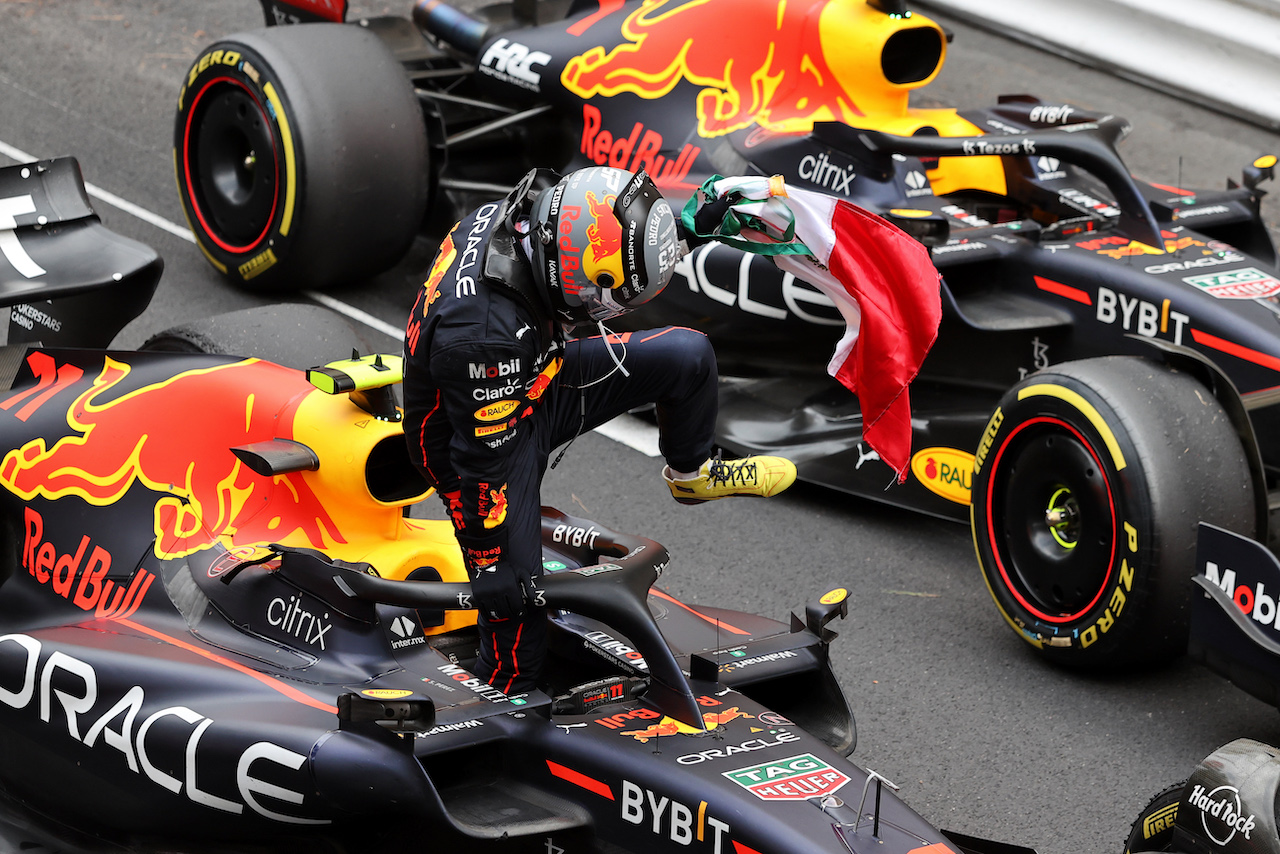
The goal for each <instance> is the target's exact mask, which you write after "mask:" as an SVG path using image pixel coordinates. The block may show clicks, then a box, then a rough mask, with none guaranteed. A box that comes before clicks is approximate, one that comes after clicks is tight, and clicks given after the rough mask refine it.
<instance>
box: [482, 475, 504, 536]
mask: <svg viewBox="0 0 1280 854" xmlns="http://www.w3.org/2000/svg"><path fill="white" fill-rule="evenodd" d="M489 499H490V500H491V501H492V502H493V503H492V504H491V505H490V507H489V512H488V513H486V514H485V517H484V526H485V527H486V528H496V527H498V526H499V525H501V524H502V523H503V522H505V521H507V485H506V484H505V483H504V484H502V487H501V488H500V489H491V490H489Z"/></svg>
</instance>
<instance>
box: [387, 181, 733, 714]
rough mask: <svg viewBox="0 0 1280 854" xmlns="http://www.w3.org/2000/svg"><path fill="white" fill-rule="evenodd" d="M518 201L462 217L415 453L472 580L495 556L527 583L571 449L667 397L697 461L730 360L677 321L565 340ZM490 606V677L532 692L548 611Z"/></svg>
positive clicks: (438, 285)
mask: <svg viewBox="0 0 1280 854" xmlns="http://www.w3.org/2000/svg"><path fill="white" fill-rule="evenodd" d="M515 196H516V193H513V194H512V197H509V198H508V199H507V200H506V201H502V202H492V203H489V204H485V205H482V206H481V207H480V208H478V209H477V210H475V211H474V212H472V213H471V214H470V215H469V216H467V217H466V218H465V219H463V220H462V221H461V222H459V223H458V224H457V225H456V226H454V229H453V231H451V232H450V234H449V236H448V237H446V238H445V240H444V242H443V243H442V244H441V247H440V251H439V254H438V255H437V257H436V260H435V262H434V264H433V265H432V268H431V271H430V274H429V276H428V278H427V281H426V282H425V283H424V285H423V287H422V289H421V290H420V291H419V293H418V298H417V301H416V302H415V304H414V307H413V310H412V312H411V314H410V316H409V322H408V326H407V330H406V336H405V366H404V400H405V422H404V425H405V428H404V429H405V437H406V440H407V441H408V443H409V449H410V455H411V458H412V459H413V460H414V462H415V463H416V464H417V465H418V466H419V467H420V468H421V469H422V471H423V472H424V474H425V475H426V477H427V479H428V481H429V482H430V483H431V484H432V485H433V486H435V488H436V490H437V492H438V493H439V495H440V497H441V499H442V500H443V501H444V502H445V505H446V507H447V508H448V511H449V514H450V516H451V518H452V519H453V522H454V527H455V529H456V532H457V538H458V542H459V544H460V545H461V546H462V551H463V556H464V559H465V561H466V564H467V569H468V571H469V572H470V573H471V575H472V577H473V578H475V577H476V573H477V570H478V569H482V568H484V567H486V566H491V565H492V564H494V563H495V562H510V565H511V566H512V567H515V568H516V572H517V575H519V576H521V577H522V578H528V579H536V578H537V577H538V576H539V575H540V574H541V571H542V545H541V527H540V526H541V522H540V507H541V500H540V497H539V491H540V486H541V483H542V476H543V473H544V472H545V470H546V466H547V459H548V456H549V454H550V452H551V450H552V449H554V448H555V447H557V446H558V445H561V444H563V443H565V442H568V441H570V440H571V439H573V438H574V437H575V436H576V435H577V434H578V433H580V432H582V431H585V430H591V429H594V428H595V427H598V426H599V425H601V424H603V423H604V422H606V421H608V420H610V419H611V418H614V417H616V416H617V415H620V414H622V413H625V412H627V411H629V410H631V409H634V408H636V407H638V406H642V405H644V404H648V403H656V404H657V416H658V427H659V448H660V450H661V452H662V454H663V456H664V457H665V458H666V460H667V462H668V464H669V465H671V467H672V468H673V469H676V470H678V471H693V470H696V469H697V468H698V467H699V466H700V465H701V464H702V463H703V462H704V461H705V460H706V459H707V458H708V456H709V455H710V453H711V450H712V445H713V435H714V427H715V418H716V383H717V378H716V363H715V355H714V353H713V352H712V349H711V346H710V344H709V343H708V341H707V339H706V337H705V336H703V335H702V334H701V333H699V332H695V331H693V330H690V329H684V328H681V327H666V328H663V329H655V330H646V331H643V332H629V333H623V334H621V335H610V341H609V343H606V341H605V340H604V339H603V338H601V337H600V336H595V337H591V338H575V339H570V340H567V341H566V340H565V338H564V337H563V335H562V334H561V331H560V329H561V327H560V324H559V323H557V322H556V318H555V315H554V313H553V310H552V305H551V301H550V295H549V293H548V292H547V290H546V289H545V288H543V287H539V286H538V285H537V284H536V283H535V280H534V277H533V272H532V267H531V265H530V263H529V261H528V259H527V256H526V253H525V250H524V249H523V247H521V246H520V237H519V235H518V234H517V233H516V231H515V223H516V222H517V221H518V220H519V219H522V218H525V217H527V207H528V203H527V202H525V203H524V204H523V205H518V204H517V203H516V202H515V201H514V197H515ZM609 346H612V347H613V352H614V355H616V356H618V357H619V358H621V359H622V364H623V367H625V368H626V371H627V374H628V375H624V374H623V372H622V371H620V370H616V366H615V363H614V357H613V356H611V355H610V352H609V350H608V347H609ZM624 353H625V355H624ZM601 378H604V379H603V380H601ZM594 380H600V381H599V382H593V381H594ZM654 476H655V478H656V477H657V476H658V475H657V473H656V472H655V475H654ZM479 612H480V613H479V617H478V624H479V630H480V660H479V662H478V663H477V665H476V667H475V670H476V673H477V675H479V676H481V677H482V678H484V679H486V680H488V682H489V684H491V685H493V686H494V687H496V688H498V689H500V690H502V691H504V692H507V693H516V692H520V691H526V690H528V689H529V688H531V687H532V686H533V680H534V678H535V677H536V676H537V674H538V672H539V670H540V667H541V664H542V659H543V654H544V649H545V646H546V631H547V628H546V617H545V613H544V612H543V611H542V610H541V609H540V608H535V607H532V606H529V607H526V609H525V611H524V614H523V616H520V617H515V618H510V619H495V618H494V617H493V616H492V615H491V614H490V613H489V612H488V611H487V610H486V608H485V607H484V603H480V608H479Z"/></svg>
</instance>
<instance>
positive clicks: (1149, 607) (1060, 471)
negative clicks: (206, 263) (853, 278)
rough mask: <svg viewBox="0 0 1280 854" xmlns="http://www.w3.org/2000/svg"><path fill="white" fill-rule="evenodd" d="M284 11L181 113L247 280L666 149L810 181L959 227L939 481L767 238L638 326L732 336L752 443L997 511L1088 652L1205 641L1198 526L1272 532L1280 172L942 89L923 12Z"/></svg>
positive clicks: (926, 495)
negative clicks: (1129, 157) (838, 378)
mask: <svg viewBox="0 0 1280 854" xmlns="http://www.w3.org/2000/svg"><path fill="white" fill-rule="evenodd" d="M263 6H264V9H265V11H266V16H267V22H268V24H271V25H272V26H269V27H267V28H265V29H262V30H258V31H255V32H250V33H243V34H240V35H236V36H232V37H229V38H226V39H223V40H221V41H219V42H217V43H215V44H213V45H210V46H209V47H208V48H207V49H206V50H205V51H203V52H202V54H201V56H200V57H199V59H198V60H197V61H196V62H195V63H194V64H193V65H192V66H191V68H190V69H189V71H188V73H187V75H186V76H185V77H184V79H183V81H182V86H181V91H180V94H179V104H178V115H177V123H176V127H175V139H174V142H175V158H176V162H177V165H178V170H177V171H178V178H179V189H180V191H181V195H182V200H183V204H184V205H185V206H186V209H187V211H188V216H189V219H190V221H191V223H192V226H193V228H194V229H195V232H196V234H197V237H198V239H199V241H200V244H201V247H202V248H203V250H204V251H205V253H206V255H207V256H208V257H209V258H210V260H211V261H212V262H213V263H214V264H215V265H216V266H218V268H219V269H220V270H222V271H223V272H224V273H225V274H226V275H227V276H228V277H229V278H231V279H232V280H234V281H236V282H238V283H241V284H244V285H245V286H249V287H257V286H261V287H264V288H267V287H283V286H293V285H299V284H307V285H308V286H314V285H322V284H324V283H326V282H333V281H340V280H351V279H361V278H366V277H368V276H369V275H371V274H372V273H373V272H375V271H376V270H378V269H382V268H383V267H385V266H387V265H389V264H391V263H394V261H395V260H396V259H397V258H399V257H400V255H401V254H402V253H403V252H404V247H405V246H406V245H407V244H408V241H409V240H410V239H411V238H412V236H413V235H414V234H415V233H416V231H417V229H418V227H419V224H420V221H421V220H422V219H423V217H424V216H426V215H427V214H428V213H429V212H433V213H434V214H436V215H439V216H444V217H445V218H446V219H447V218H448V216H451V215H452V214H453V213H454V212H455V211H456V210H458V209H459V208H460V207H465V205H467V204H469V203H471V202H473V201H474V200H475V199H477V198H479V197H485V196H488V197H490V198H492V197H496V196H498V195H501V194H502V193H504V192H505V191H506V190H507V189H508V188H509V187H510V185H511V184H512V183H514V181H515V180H516V179H517V178H518V177H519V176H520V175H521V174H523V173H524V171H526V170H527V169H528V168H529V166H531V165H538V166H545V165H550V166H555V167H558V168H562V169H569V168H574V167H577V166H585V165H588V164H609V165H613V166H620V167H624V168H628V169H639V168H645V169H646V170H648V171H649V172H650V173H651V174H652V175H653V176H654V177H655V179H656V180H657V183H658V185H659V186H660V187H662V188H663V190H664V192H666V193H667V194H668V195H670V196H672V197H673V199H674V200H675V201H677V202H679V201H680V200H681V199H682V198H684V197H687V196H688V195H689V194H690V193H692V192H693V190H694V189H695V188H696V187H698V186H699V185H700V184H701V183H702V182H703V181H704V179H706V178H707V177H708V176H709V175H711V174H715V173H718V174H723V175H741V174H763V175H772V174H780V175H782V176H784V177H785V179H786V181H787V183H788V184H791V185H793V186H800V187H805V188H809V189H814V190H819V191H823V192H825V193H828V194H831V195H834V196H837V197H839V198H845V199H848V200H850V201H853V202H855V203H857V204H858V205H861V206H862V207H864V208H867V209H869V210H871V211H874V212H876V213H877V214H879V215H881V216H883V217H885V218H886V219H888V220H890V221H891V222H893V223H895V224H896V225H897V226H899V227H900V228H901V229H903V230H905V231H907V232H908V233H910V234H912V235H914V236H915V237H916V238H918V239H919V240H920V241H922V242H924V243H925V244H926V245H928V246H930V247H931V251H932V256H933V260H934V263H935V264H936V266H937V268H938V270H939V271H940V272H941V273H942V274H943V285H942V293H941V298H942V309H943V318H942V324H941V328H940V330H939V335H938V338H937V343H936V344H935V345H934V347H933V350H932V353H931V355H930V357H929V358H928V359H927V361H926V362H925V364H924V366H923V369H922V370H921V371H920V373H919V376H918V377H917V379H916V380H915V382H914V383H913V386H912V389H911V397H912V404H913V420H912V427H913V433H914V435H913V446H914V454H913V457H912V460H911V466H910V476H909V478H908V480H907V482H906V483H905V484H903V485H901V486H899V487H893V488H889V489H886V487H887V486H888V485H889V483H890V481H891V480H892V479H893V475H892V473H891V471H890V469H889V468H888V466H886V465H885V464H884V463H883V462H881V461H880V460H879V458H878V455H877V454H876V453H875V452H874V451H873V450H872V449H871V448H870V447H869V446H868V445H867V444H866V442H865V441H864V437H863V429H862V427H863V423H862V415H861V413H860V411H859V406H858V402H857V400H856V399H855V398H853V397H852V396H851V395H849V394H848V392H847V391H846V390H844V389H843V388H842V387H841V386H839V385H837V384H836V383H835V382H834V381H830V380H828V379H827V378H826V376H825V372H824V370H823V368H824V366H825V363H826V361H827V359H828V357H829V356H830V353H831V348H832V345H833V344H834V343H835V341H836V339H837V338H838V336H839V333H840V331H841V328H842V326H843V320H842V319H841V317H840V315H839V313H838V312H837V311H836V310H835V309H834V308H833V307H832V305H831V304H830V302H829V301H828V300H827V299H826V298H825V297H824V296H823V295H822V294H820V293H819V292H818V291H817V290H815V289H814V288H812V287H810V286H809V285H807V284H805V283H804V282H802V281H799V280H797V279H795V278H794V277H792V276H790V275H783V274H782V273H781V272H780V271H779V270H778V269H777V268H776V267H774V266H773V265H772V264H770V263H769V262H768V261H767V260H765V259H763V258H758V257H752V256H747V255H744V254H742V253H740V252H738V251H737V250H735V249H733V248H730V247H726V246H723V245H720V244H716V243H712V244H708V245H705V246H702V247H700V248H698V249H697V250H696V251H694V252H693V253H692V254H691V255H689V256H688V257H686V258H685V259H684V261H683V262H682V264H681V265H680V267H679V268H678V275H677V276H676V278H675V279H674V280H673V283H672V284H671V285H670V286H669V287H668V289H667V292H666V293H664V294H663V298H662V299H661V300H656V301H654V302H653V303H652V304H651V305H649V306H647V307H646V310H645V311H644V312H642V313H638V315H637V316H636V319H637V321H639V322H642V323H644V324H657V323H678V324H684V325H690V326H695V327H697V328H700V329H703V330H705V331H707V332H708V333H709V334H710V336H711V337H712V339H713V341H714V342H715V345H716V349H717V353H718V355H719V357H720V360H721V364H722V368H723V370H724V372H725V373H727V374H732V375H734V377H736V379H734V380H733V381H732V382H728V383H726V387H725V393H724V395H723V400H722V407H721V413H722V414H721V420H720V434H719V439H720V441H721V443H722V444H723V445H725V446H726V447H728V448H730V449H731V450H733V451H735V452H766V453H778V454H784V455H787V456H789V457H791V458H792V459H794V460H795V461H796V463H797V465H798V469H799V473H800V477H801V478H803V479H805V480H808V481H810V482H814V483H819V484H824V485H827V486H830V487H833V488H836V489H840V490H844V491H847V492H850V493H853V494H856V495H860V496H865V497H868V498H872V499H874V500H877V501H887V502H890V503H893V504H896V505H899V506H903V507H907V508H911V509H913V510H917V511H920V512H924V513H929V514H933V515H936V516H942V517H947V518H953V519H956V520H958V521H969V522H970V523H971V525H972V528H973V532H974V540H975V544H976V547H977V552H978V556H979V559H980V562H981V566H982V572H983V577H984V579H985V582H986V584H987V585H988V587H989V588H990V590H991V593H992V597H993V599H994V601H995V603H996V604H997V606H998V608H999V611H1000V613H1001V614H1002V616H1003V617H1004V619H1005V620H1006V621H1007V622H1008V624H1009V625H1010V626H1011V627H1012V628H1013V629H1014V630H1015V631H1017V632H1018V633H1019V635H1020V636H1021V637H1023V638H1024V639H1025V640H1026V641H1027V642H1028V643H1030V644H1032V645H1034V646H1035V647H1036V648H1037V649H1039V650H1040V651H1041V652H1043V654H1044V655H1046V656H1048V657H1050V658H1053V659H1054V660H1057V661H1061V662H1065V663H1072V664H1077V665H1084V666H1106V665H1114V664H1122V663H1125V662H1135V661H1143V660H1149V659H1153V658H1161V657H1166V656H1170V655H1173V654H1176V653H1178V652H1180V651H1181V650H1182V649H1184V648H1185V643H1186V637H1187V620H1188V613H1189V609H1188V603H1189V598H1188V597H1189V591H1190V587H1189V579H1190V576H1191V572H1192V561H1191V554H1192V552H1193V547H1194V540H1195V530H1196V524H1197V523H1198V522H1200V521H1202V520H1203V521H1208V522H1211V523H1214V524H1219V525H1222V526H1224V527H1227V528H1230V529H1232V530H1237V531H1242V532H1244V533H1246V534H1248V535H1250V536H1254V537H1257V538H1259V539H1260V540H1262V541H1264V542H1266V541H1267V539H1268V530H1269V510H1268V508H1269V507H1270V506H1272V505H1274V504H1275V503H1276V502H1275V501H1274V500H1273V498H1272V497H1273V496H1274V495H1275V494H1276V491H1277V482H1276V476H1277V472H1280V441H1277V436H1280V431H1278V430H1277V427H1278V426H1280V425H1278V424H1277V413H1276V411H1275V410H1276V407H1275V406H1274V404H1275V403H1276V402H1277V398H1276V396H1275V394H1274V392H1273V390H1274V389H1275V388H1276V387H1277V386H1278V385H1280V270H1277V267H1276V262H1277V256H1276V251H1275V248H1274V247H1273V245H1272V243H1271V241H1270V239H1269V237H1268V235H1267V232H1266V229H1265V227H1264V225H1263V223H1262V219H1261V214H1260V200H1261V198H1262V196H1263V190H1262V189H1261V185H1262V184H1263V182H1264V181H1266V180H1267V179H1268V178H1269V177H1270V176H1271V175H1272V172H1273V170H1274V164H1275V158H1274V157H1269V156H1263V157H1259V158H1258V159H1257V160H1256V161H1254V162H1252V163H1249V164H1247V165H1246V166H1245V168H1244V170H1243V173H1242V177H1241V179H1240V181H1239V182H1238V183H1237V182H1234V181H1233V182H1231V183H1230V185H1229V186H1228V187H1227V188H1226V189H1223V190H1204V189H1189V188H1183V187H1177V186H1171V185H1168V184H1159V183H1151V182H1145V181H1141V180H1138V179H1136V178H1134V177H1133V176H1132V174H1131V173H1130V170H1129V169H1128V168H1127V167H1126V166H1125V164H1124V162H1123V160H1122V159H1121V158H1120V156H1119V154H1118V153H1117V150H1116V144H1117V142H1118V141H1119V140H1120V139H1121V138H1122V137H1123V136H1124V135H1125V134H1126V133H1128V132H1129V130H1130V127H1129V124H1128V122H1126V121H1125V120H1124V119H1122V118H1119V117H1116V116H1111V115H1105V114H1101V113H1096V112H1090V111H1086V110H1083V109H1080V108H1077V107H1075V106H1073V105H1072V104H1070V103H1068V102H1065V101H1063V100H1052V101H1045V100H1041V99H1039V98H1036V97H1032V96H1027V95H1016V94H1015V95H1010V96H1007V97H1004V98H1001V99H1000V101H999V102H998V103H996V104H994V105H988V106H982V107H976V108H970V109H960V110H955V109H918V108H914V107H912V106H910V103H909V96H910V95H911V93H912V92H913V91H914V90H916V89H918V88H920V87H922V86H925V85H927V84H928V83H929V82H930V81H931V80H933V79H934V78H935V76H936V75H937V73H938V71H939V69H940V68H941V66H942V63H943V61H944V59H945V56H946V52H947V49H948V40H947V34H946V33H945V32H944V31H943V29H942V28H941V27H940V26H939V25H938V24H937V23H935V22H934V21H932V20H930V19H928V18H927V17H925V16H923V15H920V14H916V13H914V12H913V10H912V9H910V8H909V7H908V5H907V4H906V3H904V2H902V0H867V2H858V1H857V0H800V2H795V0H787V2H785V3H784V2H780V0H752V1H751V2H742V0H689V2H679V0H646V2H638V0H636V2H622V0H600V2H596V0H573V1H572V2H563V0H541V2H533V1H532V0H517V2H514V3H510V4H499V5H495V6H490V7H484V8H481V9H476V10H473V11H463V10H462V9H460V8H457V7H455V6H453V5H450V4H448V3H446V2H442V0H422V2H419V3H417V4H416V5H415V6H414V7H413V10H412V14H411V15H407V16H404V17H396V16H390V17H384V18H367V19H363V18H362V19H360V20H359V21H350V22H344V21H345V14H344V9H345V7H343V6H342V5H341V4H332V3H318V2H311V0H263ZM303 21H308V22H307V23H299V22H303Z"/></svg>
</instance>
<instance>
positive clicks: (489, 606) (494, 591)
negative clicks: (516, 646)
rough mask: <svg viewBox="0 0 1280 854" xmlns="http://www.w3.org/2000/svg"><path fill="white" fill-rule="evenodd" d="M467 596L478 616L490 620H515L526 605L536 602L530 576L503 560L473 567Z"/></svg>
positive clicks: (525, 571)
mask: <svg viewBox="0 0 1280 854" xmlns="http://www.w3.org/2000/svg"><path fill="white" fill-rule="evenodd" d="M471 593H472V595H473V596H475V600H476V605H477V607H478V609H479V610H480V612H481V613H483V614H486V615H488V616H489V617H490V618H491V619H494V620H508V619H511V618H512V617H519V616H521V615H522V614H524V609H525V603H526V601H528V602H534V601H535V600H536V593H535V589H534V584H533V574H532V573H531V572H529V571H528V570H526V569H521V568H520V567H518V566H517V565H516V564H515V563H513V562H511V561H505V560H499V561H497V562H496V563H491V564H489V565H488V566H480V567H476V569H475V571H474V572H473V573H472V574H471Z"/></svg>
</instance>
